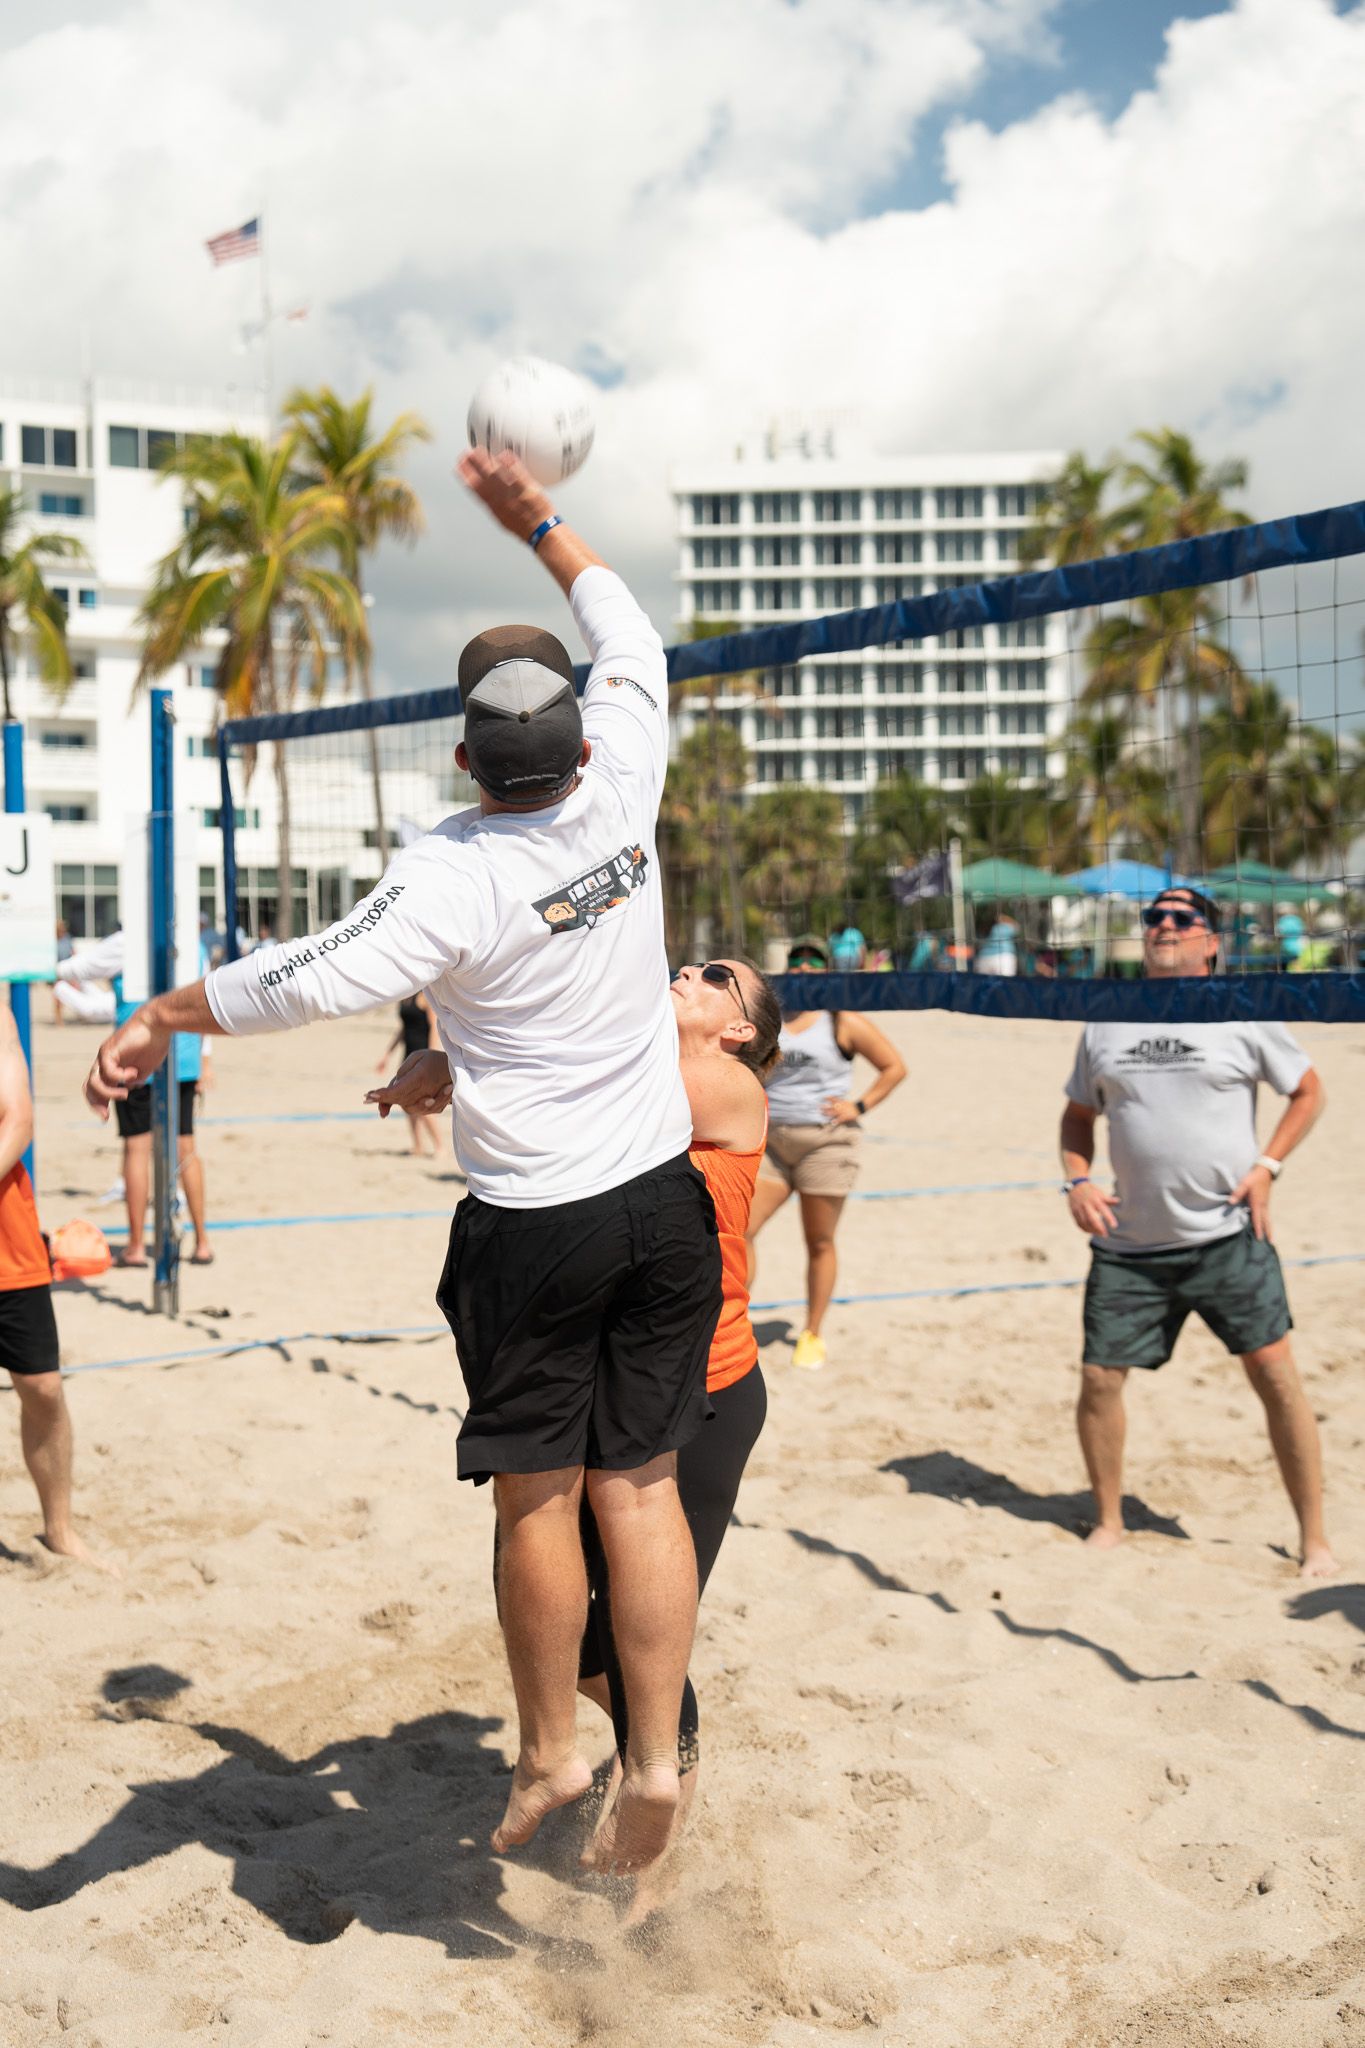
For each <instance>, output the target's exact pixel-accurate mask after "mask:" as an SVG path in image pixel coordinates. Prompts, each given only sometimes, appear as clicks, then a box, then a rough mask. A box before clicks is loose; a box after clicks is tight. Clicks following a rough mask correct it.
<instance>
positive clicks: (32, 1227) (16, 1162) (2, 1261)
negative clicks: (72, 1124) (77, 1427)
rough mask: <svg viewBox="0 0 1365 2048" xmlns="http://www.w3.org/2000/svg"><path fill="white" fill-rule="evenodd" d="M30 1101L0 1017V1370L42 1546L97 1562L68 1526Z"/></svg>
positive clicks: (66, 1422) (20, 1059) (10, 1024)
mask: <svg viewBox="0 0 1365 2048" xmlns="http://www.w3.org/2000/svg"><path fill="white" fill-rule="evenodd" d="M32 1137H33V1097H32V1096H31V1094H30V1093H29V1085H28V1067H27V1065H26V1064H25V1061H24V1055H23V1053H22V1051H21V1050H20V1046H19V1034H18V1032H17V1031H16V1030H15V1028H14V1019H13V1017H12V1016H11V1015H10V1013H9V1010H8V1008H5V1009H0V1365H3V1366H4V1367H5V1368H6V1370H7V1371H8V1373H9V1376H10V1379H11V1381H12V1382H13V1385H14V1391H15V1393H16V1394H17V1395H18V1396H19V1440H20V1442H21V1444H22V1445H23V1451H24V1463H25V1464H26V1465H27V1466H28V1469H29V1473H30V1475H31V1477H32V1480H33V1484H34V1485H35V1486H36V1487H37V1489H38V1500H39V1503H40V1505H41V1507H42V1510H43V1538H42V1540H43V1542H44V1543H45V1544H46V1545H47V1548H48V1549H49V1550H51V1551H54V1552H55V1553H56V1554H57V1556H58V1557H76V1558H80V1559H81V1561H82V1562H83V1563H85V1564H96V1563H98V1559H97V1558H95V1557H94V1556H93V1555H92V1554H91V1552H90V1551H89V1550H87V1548H86V1546H85V1544H84V1543H83V1542H82V1541H81V1539H80V1537H79V1536H78V1535H77V1534H76V1531H75V1527H74V1525H73V1524H72V1520H71V1444H72V1437H71V1417H70V1414H69V1413H68V1411H67V1405H66V1396H65V1394H64V1393H63V1392H62V1375H61V1370H60V1366H59V1362H58V1357H57V1319H56V1316H55V1315H54V1314H53V1312H52V1266H51V1262H50V1261H49V1259H48V1256H47V1246H46V1245H45V1244H44V1242H43V1234H42V1232H41V1230H40V1229H39V1228H38V1210H37V1206H36V1204H35V1202H34V1199H33V1183H32V1182H31V1181H30V1179H29V1177H28V1170H27V1168H26V1167H25V1166H24V1163H23V1159H24V1153H25V1152H26V1151H27V1150H28V1147H29V1143H30V1141H31V1139H32Z"/></svg>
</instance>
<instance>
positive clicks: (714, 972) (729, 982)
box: [698, 960, 753, 1024]
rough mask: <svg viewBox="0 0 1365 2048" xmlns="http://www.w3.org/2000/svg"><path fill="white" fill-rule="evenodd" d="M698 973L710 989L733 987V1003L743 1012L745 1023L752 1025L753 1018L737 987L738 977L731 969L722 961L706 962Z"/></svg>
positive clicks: (742, 993) (741, 990) (739, 988)
mask: <svg viewBox="0 0 1365 2048" xmlns="http://www.w3.org/2000/svg"><path fill="white" fill-rule="evenodd" d="M698 972H699V973H700V975H701V978H702V980H703V981H709V982H710V984H711V986H712V988H730V987H732V986H733V988H734V991H735V1001H736V1002H737V1003H738V1004H739V1007H740V1009H741V1010H743V1012H744V1021H745V1023H746V1024H752V1023H753V1018H752V1017H751V1016H750V1015H749V1006H748V1004H747V1003H746V1002H745V1000H744V991H743V989H742V988H741V987H740V985H739V976H738V975H737V974H736V973H735V970H734V968H733V967H727V966H726V964H725V962H724V961H723V960H707V961H705V962H704V963H703V964H702V966H701V967H700V968H699V970H698Z"/></svg>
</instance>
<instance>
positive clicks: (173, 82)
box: [0, 0, 1365, 686]
mask: <svg viewBox="0 0 1365 2048" xmlns="http://www.w3.org/2000/svg"><path fill="white" fill-rule="evenodd" d="M93 12H94V11H93V10H91V9H86V10H85V18H84V19H83V20H82V21H81V22H79V23H75V24H72V25H68V26H66V27H62V28H57V29H50V30H43V29H38V30H36V31H32V32H27V33H24V34H23V35H22V36H21V39H19V40H14V37H15V31H14V29H13V28H11V30H10V36H11V44H10V47H9V48H7V49H3V50H0V104H3V105H5V106H6V108H7V109H8V110H10V111H9V112H8V113H7V119H6V122H5V124H4V127H3V129H0V266H3V274H4V275H5V276H6V277H7V278H8V279H10V280H11V281H14V282H16V283H17V287H18V288H17V289H15V290H13V291H12V292H11V293H10V294H8V295H7V298H8V303H7V308H6V343H7V348H6V355H7V359H8V363H9V366H10V367H11V368H12V369H13V370H15V371H16V372H20V373H22V372H23V371H24V370H26V369H41V370H43V371H49V372H58V371H60V370H61V369H62V368H63V367H65V368H67V369H69V370H71V371H74V370H75V368H76V365H77V362H78V359H79V336H80V330H81V327H82V324H83V323H85V322H89V324H90V327H91V329H92V333H93V339H94V347H95V354H96V358H97V361H98V362H99V363H100V364H101V365H102V366H103V367H105V368H106V369H108V370H110V371H113V372H134V373H140V374H143V375H146V374H160V375H164V376H165V377H167V378H173V377H181V376H190V377H197V378H201V379H205V380H212V381H222V380H223V379H224V378H226V377H228V376H232V377H235V378H236V379H238V380H239V381H240V380H244V379H245V378H246V377H247V376H249V374H250V365H249V364H248V363H246V362H244V360H243V359H242V358H240V357H234V356H233V355H232V353H231V352H230V346H229V344H230V342H231V340H232V338H233V336H234V334H235V330H236V326H237V323H238V322H239V321H240V320H241V319H242V318H243V317H245V316H247V315H248V314H249V312H250V309H251V306H250V302H251V295H252V292H253V290H254V287H255V282H256V280H255V277H254V276H253V275H252V267H251V266H250V265H245V264H244V265H241V266H238V267H236V268H235V269H234V270H231V271H224V272H222V273H218V274H211V273H210V272H209V271H208V269H207V260H206V258H205V257H204V255H203V250H202V242H203V239H204V238H205V236H207V235H208V234H211V233H213V232H215V231H217V230H219V229H221V228H225V227H227V226H229V225H231V224H232V223H233V222H234V221H235V220H238V219H241V218H243V217H245V215H246V214H248V213H250V212H252V211H254V210H255V208H256V207H257V206H258V205H259V204H260V203H261V199H262V195H263V194H264V196H265V204H266V206H267V210H268V211H267V218H268V223H269V229H270V234H271V241H272V265H273V268H274V271H275V279H276V297H277V302H279V303H288V302H294V301H297V300H300V299H307V300H309V301H310V302H311V304H312V306H313V308H314V314H313V318H312V319H311V320H310V322H309V323H308V324H307V325H306V326H305V327H303V328H300V329H289V330H286V331H285V332H284V333H283V334H282V336H281V342H280V354H281V358H282V361H281V370H280V377H281V382H283V381H284V380H285V379H286V378H290V379H292V378H295V377H297V378H303V379H312V378H317V377H320V376H327V377H330V378H331V379H332V380H333V381H335V382H337V383H339V384H342V385H344V386H348V387H349V386H354V385H356V384H358V383H360V382H363V381H369V380H371V379H373V380H374V381H375V382H376V383H377V385H378V387H379V391H380V397H381V403H382V404H383V405H384V406H385V407H386V408H392V407H397V406H400V405H415V406H417V407H418V408H419V409H420V410H422V411H423V412H425V413H426V414H427V416H428V417H429V418H430V420H431V421H432V424H433V426H434V427H435V428H436V430H437V434H438V442H437V445H436V447H435V448H434V449H433V450H431V451H428V452H426V453H424V454H423V456H422V457H421V458H420V460H419V462H418V464H417V465H416V475H417V477H418V480H419V482H420V484H421V486H422V488H423V489H424V491H425V494H426V496H427V498H428V502H429V506H430V510H431V514H432V533H431V535H430V536H429V538H428V539H427V540H426V541H425V542H424V543H423V544H422V546H421V547H420V548H419V550H418V551H416V552H415V553H414V554H413V555H411V556H409V557H406V558H401V559H394V558H388V559H386V560H385V561H384V562H383V563H382V564H381V565H380V568H379V571H378V574H377V575H376V578H375V582H376V590H377V594H378V598H379V604H378V607H377V610H376V615H375V625H376V632H377V634H378V636H379V640H380V656H381V664H382V666H383V668H384V669H385V671H386V672H387V674H388V677H389V679H390V681H391V682H395V683H408V682H410V683H411V684H413V685H414V686H415V685H417V684H427V683H430V682H432V681H434V680H437V679H439V678H441V677H443V676H445V675H448V674H449V672H450V668H451V665H452V655H453V650H454V649H455V648H456V647H457V646H458V644H459V641H460V639H461V638H462V636H463V633H464V632H465V630H466V629H467V628H468V627H470V626H472V625H473V624H475V623H482V622H486V620H487V619H488V617H489V616H490V615H494V614H496V613H498V612H500V611H504V610H506V609H512V610H520V611H524V612H527V613H530V614H531V615H533V616H541V617H547V616H553V599H552V597H549V598H547V596H546V594H545V593H544V592H543V591H542V590H541V589H540V586H539V585H538V584H537V583H536V582H535V580H534V579H533V578H532V577H531V576H530V575H529V574H528V572H527V569H526V565H525V564H524V563H522V562H521V561H520V560H518V559H517V558H516V557H515V555H514V553H513V551H511V550H509V549H507V548H506V547H500V546H499V545H498V541H497V537H496V536H493V535H492V534H486V533H485V532H484V531H483V529H482V528H481V527H478V526H477V525H475V524H474V522H472V521H471V519H470V517H469V513H468V511H467V509H466V508H464V507H463V506H461V505H459V504H458V503H457V501H456V494H455V492H454V490H453V488H452V487H451V486H450V484H449V482H448V480H447V479H448V472H449V467H450V463H451V461H452V459H453V457H454V454H455V452H456V451H457V449H458V447H459V445H460V443H461V441H462V438H463V420H464V409H465V402H466V398H467V394H468V392H469V390H470V389H471V388H472V386H473V384H474V382H475V381H476V379H477V377H478V375H479V374H481V372H482V371H483V370H484V369H485V368H486V367H487V366H488V364H489V362H490V361H491V360H492V359H493V358H494V357H495V356H496V355H498V354H500V353H503V352H506V351H508V350H510V349H513V348H523V347H532V348H535V349H537V350H539V351H540V352H542V353H545V354H548V355H552V356H557V357H560V358H563V359H567V360H572V361H578V362H580V363H587V364H588V365H590V366H592V365H596V366H599V367H601V368H604V369H610V370H611V371H612V372H613V374H614V375H615V376H616V377H617V378H618V379H619V381H618V382H616V383H615V384H614V386H613V388H611V389H610V390H608V391H606V392H604V394H603V397H602V401H601V406H600V414H601V422H600V429H599V446H598V452H597V453H596V454H595V455H594V457H593V460H592V462H591V463H590V465H589V466H588V469H587V470H586V471H585V472H584V474H583V476H582V478H581V479H579V480H576V482H575V483H574V485H573V486H572V487H571V491H569V492H566V493H565V509H566V510H567V511H569V512H570V514H571V516H573V517H574V518H576V519H577V520H579V521H580V523H581V524H582V525H583V526H584V528H585V529H587V530H588V531H589V532H590V533H591V535H592V537H593V538H594V540H595V541H596V542H597V544H598V545H599V546H601V547H602V548H603V550H604V551H605V552H608V553H609V554H610V555H611V556H612V557H613V559H616V560H618V561H619V563H620V565H621V566H622V567H623V568H624V569H626V570H627V572H628V573H630V574H631V575H633V576H634V577H635V578H636V579H637V580H638V581H639V583H640V585H641V588H642V591H643V593H644V594H645V595H647V597H648V598H649V600H650V601H651V603H652V604H653V606H654V607H655V609H656V612H657V613H658V614H659V616H660V617H661V619H662V618H665V617H666V616H667V611H668V606H669V594H670V584H669V570H670V568H671V566H672V563H671V544H670V540H669V528H670V516H671V515H670V508H669V504H668V499H667V495H666V490H665V479H666V473H667V469H668V467H669V464H670V463H671V462H672V461H674V460H676V459H678V458H680V457H682V456H685V455H688V454H691V453H695V452H697V451H698V450H700V449H702V448H704V447H705V446H707V445H711V446H714V447H716V448H724V447H726V446H728V444H729V443H730V442H731V441H732V440H733V439H734V437H735V434H736V432H737V431H741V430H743V429H744V428H745V427H748V426H750V425H752V424H753V423H754V422H755V420H761V419H763V418H765V417H766V416H767V415H768V414H770V413H771V412H773V411H776V410H780V409H782V408H785V407H815V406H821V407H823V406H830V405H833V406H840V407H849V408H854V409H856V410H858V411H859V412H860V413H861V415H862V417H863V419H864V421H865V423H866V428H867V431H868V432H869V433H870V434H871V436H872V437H873V439H874V440H875V441H876V442H877V444H878V445H880V446H883V447H885V448H887V449H894V448H898V447H899V448H932V447H936V446H937V447H946V446H949V445H951V446H955V447H987V446H1010V445H1013V446H1033V447H1037V446H1040V445H1048V444H1055V445H1060V446H1072V445H1077V444H1085V445H1086V446H1088V447H1090V448H1092V449H1100V448H1103V447H1104V446H1106V445H1108V444H1110V443H1112V442H1114V441H1116V440H1118V439H1120V438H1121V437H1122V436H1123V435H1124V434H1125V433H1126V432H1127V431H1128V430H1129V429H1130V428H1131V427H1134V426H1137V425H1146V424H1156V423H1161V422H1165V421H1169V422H1170V423H1172V424H1179V425H1186V426H1189V427H1191V428H1192V429H1194V430H1195V431H1196V432H1197V433H1198V434H1199V436H1200V437H1201V439H1202V441H1203V442H1204V443H1205V444H1206V445H1207V446H1208V448H1209V449H1210V451H1211V452H1213V453H1222V452H1226V451H1231V450H1234V449H1235V450H1236V451H1237V452H1241V453H1245V454H1247V455H1248V456H1249V457H1250V458H1251V459H1252V462H1253V501H1254V503H1255V506H1256V508H1257V509H1258V510H1261V511H1264V512H1266V513H1277V512H1283V511H1288V510H1293V509H1297V508H1299V507H1300V506H1302V505H1308V504H1317V503H1324V502H1328V501H1330V500H1332V499H1333V498H1337V497H1347V496H1350V495H1352V494H1353V493H1354V492H1355V491H1356V490H1358V489H1359V487H1360V484H1359V480H1360V475H1361V468H1362V462H1361V458H1362V454H1365V448H1363V447H1362V442H1363V441H1365V427H1362V424H1361V420H1360V407H1359V405H1358V403H1357V400H1356V396H1355V389H1354V386H1355V382H1356V378H1357V364H1358V362H1359V361H1360V360H1361V355H1362V342H1365V273H1362V266H1361V265H1360V263H1359V261H1358V258H1357V251H1358V250H1359V248H1360V247H1361V230H1362V225H1365V222H1363V221H1362V213H1365V10H1362V8H1360V7H1356V8H1353V9H1351V10H1350V11H1349V12H1346V13H1338V12H1336V11H1335V10H1334V9H1333V8H1332V7H1331V6H1330V5H1329V4H1328V0H1241V4H1240V5H1237V6H1235V7H1232V8H1230V9H1229V11H1228V12H1227V13H1226V14H1223V15H1218V16H1214V17H1208V18H1205V19H1203V20H1201V21H1198V22H1194V23H1184V24H1180V25H1178V26H1177V28H1176V30H1175V32H1174V33H1173V35H1172V38H1171V43H1170V49H1169V53H1168V57H1167V60H1166V63H1165V64H1164V66H1163V68H1162V70H1161V73H1160V75H1159V77H1158V79H1157V81H1156V85H1155V88H1154V89H1153V90H1152V91H1150V92H1147V93H1143V94H1141V95H1139V96H1138V97H1136V98H1135V99H1134V100H1133V101H1132V102H1131V103H1130V105H1129V106H1128V107H1127V108H1126V109H1125V110H1124V112H1123V113H1122V114H1121V115H1120V116H1119V117H1118V118H1117V119H1116V120H1114V121H1112V122H1105V121H1104V120H1102V119H1101V118H1100V117H1099V115H1098V114H1097V113H1096V112H1095V111H1094V110H1093V109H1091V108H1089V107H1088V106H1087V105H1086V104H1085V103H1084V102H1083V101H1081V100H1078V99H1075V98H1069V99H1064V100H1060V101H1058V102H1056V103H1055V104H1054V105H1052V106H1050V107H1047V108H1044V109H1043V110H1041V111H1040V112H1039V113H1037V114H1035V115H1034V116H1033V117H1032V118H1030V119H1028V120H1026V121H1023V122H1020V123H1019V124H1017V125H1016V126H1015V127H1013V128H1011V129H1009V130H1006V131H1005V132H1004V133H1002V134H998V135H993V134H990V133H989V132H987V131H986V130H985V129H984V128H982V127H980V126H979V125H973V124H970V123H967V124H963V125H960V126H959V127H957V128H955V129H954V130H952V131H951V132H950V136H949V142H948V157H947V164H948V174H949V180H950V184H951V187H952V197H951V199H950V200H949V201H947V202H944V203H941V204H939V205H936V206H933V207H930V208H927V209H925V210H923V211H920V212H902V213H889V212H884V213H881V214H880V215H877V216H875V217H871V218H861V217H860V211H861V209H862V208H864V207H865V206H866V204H867V195H869V194H870V193H872V192H875V191H877V190H880V189H884V186H885V183H886V180H887V179H888V177H889V176H890V175H891V174H892V173H893V171H894V170H895V168H896V166H897V164H898V163H899V162H900V161H902V160H903V159H904V157H905V155H906V153H907V151H908V149H909V147H910V146H911V144H912V142H913V137H914V134H915V129H916V124H917V123H919V122H920V121H921V120H922V119H923V117H924V116H925V115H926V114H927V113H929V112H930V111H933V110H939V111H941V110H942V108H943V107H944V106H951V105H953V104H956V103H959V102H961V101H962V99H963V98H964V97H965V95H966V94H967V93H968V92H969V91H970V90H971V89H972V88H973V86H974V85H975V84H976V83H978V82H979V80H980V77H981V74H982V70H983V67H984V66H985V65H986V64H988V63H990V62H991V61H1008V60H1009V56H1010V53H1011V52H1013V51H1017V50H1018V49H1020V48H1021V47H1023V46H1024V42H1025V39H1027V45H1028V47H1029V48H1030V49H1031V50H1032V51H1034V52H1035V54H1036V52H1037V51H1038V50H1039V49H1040V48H1046V44H1047V37H1048V34H1049V17H1050V16H1051V15H1052V14H1054V13H1055V12H1056V0H966V4H962V0H959V4H956V5H953V4H949V0H797V4H791V0H693V4H692V5H691V6H690V7H689V8H688V9H686V10H664V9H657V8H649V7H645V6H643V5H640V4H638V0H636V4H629V0H559V4H557V5H556V6H554V7H550V6H549V5H547V4H545V0H536V4H525V0H523V4H521V5H515V4H513V5H506V6H503V7H502V8H499V9H496V10H495V9H490V8H487V7H486V6H483V5H478V6H476V5H474V4H472V0H457V4H456V5H454V6H451V5H440V4H437V0H400V4H399V5H398V6H397V7H396V8H395V9H392V10H390V12H389V13H388V14H387V16H381V15H380V14H379V13H378V12H377V11H376V10H374V9H373V8H371V7H369V6H367V5H362V4H361V0H340V4H332V5H328V6H326V7H323V6H322V5H320V4H314V0H304V4H292V5H290V6H288V7H280V6H279V5H278V4H276V5H273V6H267V5H265V4H264V0H221V4H219V5H218V6H217V7H216V8H215V9H214V10H213V14H212V17H211V27H210V26H209V25H208V23H209V18H208V17H203V16H200V17H198V21H199V23H200V24H201V25H198V26H196V27H195V28H194V29H193V30H192V31H187V30H186V26H185V23H186V21H187V19H189V18H191V17H187V16H186V13H185V10H183V9H182V8H173V7H171V6H170V5H169V4H166V0H149V4H144V5H141V6H135V7H128V8H123V9H107V10H105V11H104V13H103V15H102V17H101V18H98V19H95V18H91V17H92V16H93ZM63 109H79V119H72V118H68V116H67V114H66V113H64V112H62V111H61V110H63Z"/></svg>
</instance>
